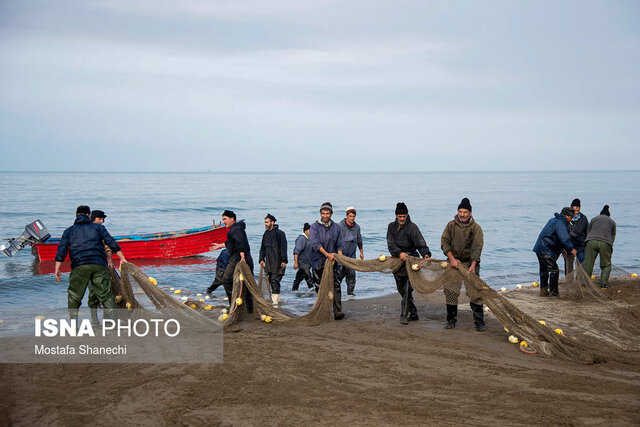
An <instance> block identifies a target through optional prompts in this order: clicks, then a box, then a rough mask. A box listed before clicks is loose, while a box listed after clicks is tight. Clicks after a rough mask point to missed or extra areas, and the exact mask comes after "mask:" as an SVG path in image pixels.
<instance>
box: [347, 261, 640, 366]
mask: <svg viewBox="0 0 640 427" xmlns="http://www.w3.org/2000/svg"><path fill="white" fill-rule="evenodd" d="M336 259H337V261H338V262H339V263H340V264H342V265H344V266H346V267H348V268H352V269H354V270H358V271H380V272H387V273H388V272H393V271H397V270H398V269H400V267H401V266H402V261H401V260H400V259H399V258H387V259H385V260H384V261H376V260H367V261H362V260H358V259H354V258H348V257H345V256H341V255H336ZM405 266H406V269H407V275H408V277H409V281H410V282H411V285H412V286H413V289H414V290H415V291H416V292H419V293H422V294H429V293H432V292H435V291H437V290H439V289H443V290H444V291H445V296H446V295H447V294H448V293H449V294H451V295H455V296H456V300H457V296H458V295H459V294H460V292H461V291H462V289H463V288H464V290H465V293H466V295H467V296H468V297H469V299H470V300H471V301H473V302H477V303H484V304H485V305H487V306H488V307H489V309H490V310H491V313H493V315H494V316H495V317H496V318H497V319H498V320H499V321H500V322H501V323H502V324H503V325H504V327H505V329H506V330H508V331H509V333H511V334H513V335H514V336H516V337H519V338H520V339H521V340H524V341H526V342H527V345H529V346H531V347H532V348H535V349H536V350H537V351H539V352H541V353H544V354H547V355H555V356H561V357H565V358H569V359H572V360H576V361H579V362H582V363H598V362H604V361H606V360H608V359H615V360H619V361H623V362H629V361H630V360H632V361H635V362H636V363H637V361H640V353H639V352H638V351H637V347H636V348H635V350H636V351H629V350H630V349H629V348H625V347H622V346H620V345H618V344H616V342H615V341H616V340H611V339H609V340H606V339H604V340H601V342H600V345H596V344H594V343H593V342H590V343H588V344H587V343H585V342H583V341H579V340H577V339H575V338H572V337H567V336H564V335H562V334H560V333H558V332H556V331H555V330H554V329H552V328H550V327H547V326H546V325H543V324H542V323H540V322H539V321H538V320H537V319H536V318H534V317H533V316H532V315H530V314H529V313H527V312H525V311H523V310H522V309H520V308H518V307H517V306H516V305H515V304H514V303H512V302H511V301H509V299H507V298H505V297H504V296H503V295H501V293H500V292H498V291H495V290H494V289H492V288H491V287H490V286H488V285H487V284H486V283H485V282H484V281H483V280H482V279H481V278H480V277H478V276H477V275H475V274H473V273H469V271H468V268H467V267H464V266H462V265H459V266H458V267H457V268H452V267H451V266H450V264H449V263H448V262H447V261H444V260H427V261H425V260H423V259H421V258H415V257H407V261H406V263H405ZM574 276H575V278H570V279H568V280H566V281H565V286H566V287H567V289H571V296H569V299H570V300H578V299H581V300H584V299H592V300H595V301H597V302H598V305H600V306H605V305H606V306H607V309H609V310H615V311H617V312H620V310H626V311H627V313H626V314H627V316H626V319H627V321H628V322H629V323H630V324H631V325H634V326H633V327H635V328H637V327H638V326H639V325H640V321H639V320H640V319H639V318H638V316H637V315H635V314H634V313H633V312H630V310H629V307H628V306H625V305H624V304H622V303H620V302H614V301H607V297H606V296H604V295H603V294H602V292H601V291H600V289H599V287H597V285H595V283H593V281H592V280H591V279H590V278H589V277H588V276H587V275H586V273H584V270H583V269H582V268H581V267H578V268H577V269H576V274H575V275H574ZM446 298H449V297H446ZM574 305H575V304H574ZM604 341H606V342H604Z"/></svg>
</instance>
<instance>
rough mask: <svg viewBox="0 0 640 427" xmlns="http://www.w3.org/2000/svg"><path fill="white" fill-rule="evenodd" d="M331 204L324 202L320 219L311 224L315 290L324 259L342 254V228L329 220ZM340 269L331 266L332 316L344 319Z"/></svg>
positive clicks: (320, 278) (318, 283)
mask: <svg viewBox="0 0 640 427" xmlns="http://www.w3.org/2000/svg"><path fill="white" fill-rule="evenodd" d="M331 215H333V206H332V205H331V203H329V202H324V203H323V204H322V206H321V207H320V219H319V220H318V221H316V222H314V223H313V224H312V225H311V230H310V233H309V234H310V236H309V238H310V240H311V248H312V249H313V251H312V252H311V266H312V267H313V280H314V282H315V285H316V291H317V290H318V286H320V282H321V280H322V274H323V272H324V263H325V260H327V259H329V260H330V261H334V262H335V254H336V253H339V254H340V255H342V250H343V249H344V242H343V241H342V230H341V228H340V225H339V224H338V223H337V222H334V221H332V220H331ZM339 274H340V269H339V268H338V266H337V265H334V267H333V318H334V319H336V320H341V319H344V313H343V312H342V293H341V291H340V280H339V279H340V277H339Z"/></svg>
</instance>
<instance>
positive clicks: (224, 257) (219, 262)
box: [216, 249, 229, 272]
mask: <svg viewBox="0 0 640 427" xmlns="http://www.w3.org/2000/svg"><path fill="white" fill-rule="evenodd" d="M227 264H229V251H228V250H226V249H223V250H222V252H220V255H218V257H217V258H216V272H218V271H224V270H226V269H227Z"/></svg>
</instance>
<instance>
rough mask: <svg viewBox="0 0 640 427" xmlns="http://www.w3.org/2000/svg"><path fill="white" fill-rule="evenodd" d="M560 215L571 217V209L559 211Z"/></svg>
mask: <svg viewBox="0 0 640 427" xmlns="http://www.w3.org/2000/svg"><path fill="white" fill-rule="evenodd" d="M560 214H561V215H564V216H573V209H571V208H566V207H565V208H562V210H561V211H560Z"/></svg>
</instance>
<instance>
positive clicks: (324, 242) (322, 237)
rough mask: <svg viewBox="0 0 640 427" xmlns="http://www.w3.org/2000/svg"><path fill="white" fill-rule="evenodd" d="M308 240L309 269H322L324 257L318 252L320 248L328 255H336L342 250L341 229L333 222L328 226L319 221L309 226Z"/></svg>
mask: <svg viewBox="0 0 640 427" xmlns="http://www.w3.org/2000/svg"><path fill="white" fill-rule="evenodd" d="M309 239H310V240H311V248H312V249H313V251H312V252H311V267H313V268H314V269H318V268H322V267H323V266H324V262H325V258H326V257H325V256H324V255H323V254H322V253H321V252H320V248H321V247H322V248H323V249H324V250H325V251H327V252H329V253H336V252H338V251H342V250H344V242H343V241H342V229H341V228H340V225H339V224H338V223H337V222H335V221H331V220H330V221H329V225H325V224H324V223H323V222H322V221H321V220H318V221H316V222H314V223H313V224H311V229H310V230H309Z"/></svg>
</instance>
